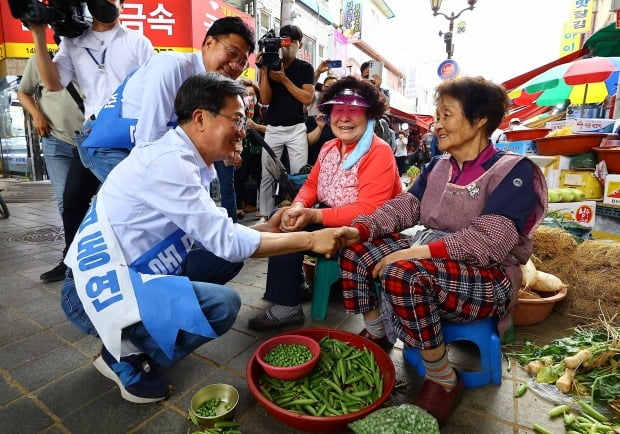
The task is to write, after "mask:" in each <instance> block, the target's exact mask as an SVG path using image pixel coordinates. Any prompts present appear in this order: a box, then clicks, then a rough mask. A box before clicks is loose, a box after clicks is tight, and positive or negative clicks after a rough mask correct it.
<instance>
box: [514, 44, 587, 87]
mask: <svg viewBox="0 0 620 434" xmlns="http://www.w3.org/2000/svg"><path fill="white" fill-rule="evenodd" d="M587 53H588V49H586V48H582V49H581V50H578V51H575V52H574V53H570V54H567V55H566V56H564V57H560V58H559V59H556V60H554V61H553V62H549V63H546V64H544V65H542V66H539V67H538V68H534V69H532V70H531V71H528V72H526V73H524V74H521V75H518V76H516V77H514V78H511V79H510V80H506V81H505V82H503V83H502V86H504V89H506V90H507V91H511V90H513V89H515V88H517V87H519V86H521V85H522V84H524V83H526V82H527V81H529V80H531V79H532V78H534V77H536V76H537V75H539V74H542V73H543V72H545V71H547V70H549V69H551V68H553V67H554V66H558V65H562V64H564V63H567V62H572V61H573V60H577V59H579V58H580V57H582V56H583V55H584V54H587Z"/></svg>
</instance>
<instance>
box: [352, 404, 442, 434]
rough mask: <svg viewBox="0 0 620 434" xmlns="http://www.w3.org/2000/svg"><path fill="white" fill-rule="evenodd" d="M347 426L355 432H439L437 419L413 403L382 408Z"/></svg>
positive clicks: (395, 433) (418, 433)
mask: <svg viewBox="0 0 620 434" xmlns="http://www.w3.org/2000/svg"><path fill="white" fill-rule="evenodd" d="M349 428H351V430H352V431H353V432H354V433H356V434H439V424H438V423H437V419H435V418H434V417H433V416H431V415H430V414H428V413H427V412H426V411H424V410H423V409H421V408H420V407H418V406H416V405H413V404H403V405H401V406H398V407H387V408H382V409H380V410H377V411H375V412H373V413H371V414H369V415H368V416H366V417H365V418H363V419H360V420H356V421H355V422H352V423H350V424H349Z"/></svg>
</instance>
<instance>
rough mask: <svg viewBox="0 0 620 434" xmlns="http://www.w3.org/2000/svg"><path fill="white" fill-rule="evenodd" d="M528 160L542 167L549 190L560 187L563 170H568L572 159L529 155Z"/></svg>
mask: <svg viewBox="0 0 620 434" xmlns="http://www.w3.org/2000/svg"><path fill="white" fill-rule="evenodd" d="M527 158H529V159H530V160H532V161H533V162H534V163H536V165H537V166H538V167H540V169H541V170H542V172H543V175H545V179H546V180H547V188H559V187H560V173H561V172H562V170H568V168H569V165H570V157H567V156H566V155H552V156H545V155H528V156H527Z"/></svg>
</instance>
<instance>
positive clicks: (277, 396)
mask: <svg viewBox="0 0 620 434" xmlns="http://www.w3.org/2000/svg"><path fill="white" fill-rule="evenodd" d="M319 344H320V345H321V357H320V358H319V362H318V363H317V365H316V367H315V368H314V369H313V370H312V372H310V374H309V375H307V376H305V377H303V378H300V379H298V380H294V381H284V380H277V379H275V378H271V377H269V376H268V375H266V374H263V375H262V376H261V378H260V380H259V386H260V388H261V391H262V393H263V395H264V396H265V397H266V398H267V399H268V400H269V401H271V402H273V403H274V404H276V405H277V406H279V407H282V408H284V409H286V410H289V411H292V412H295V413H300V414H305V415H309V416H340V415H343V414H348V413H353V412H354V411H358V410H360V409H362V408H364V407H367V406H368V405H370V404H372V403H373V402H375V401H376V400H377V399H379V397H380V396H381V394H382V393H383V376H382V375H381V371H380V369H379V365H377V361H376V360H375V357H374V354H373V353H372V352H371V351H370V350H369V349H368V348H366V347H364V349H363V350H360V349H359V348H357V347H355V346H353V345H350V344H349V343H347V342H342V341H340V340H338V339H332V338H328V337H323V338H321V340H320V341H319Z"/></svg>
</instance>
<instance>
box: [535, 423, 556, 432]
mask: <svg viewBox="0 0 620 434" xmlns="http://www.w3.org/2000/svg"><path fill="white" fill-rule="evenodd" d="M532 428H534V431H536V432H538V433H540V434H553V432H551V431H549V430H548V429H547V428H545V427H544V426H542V425H538V424H537V423H535V424H534V425H532Z"/></svg>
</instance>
